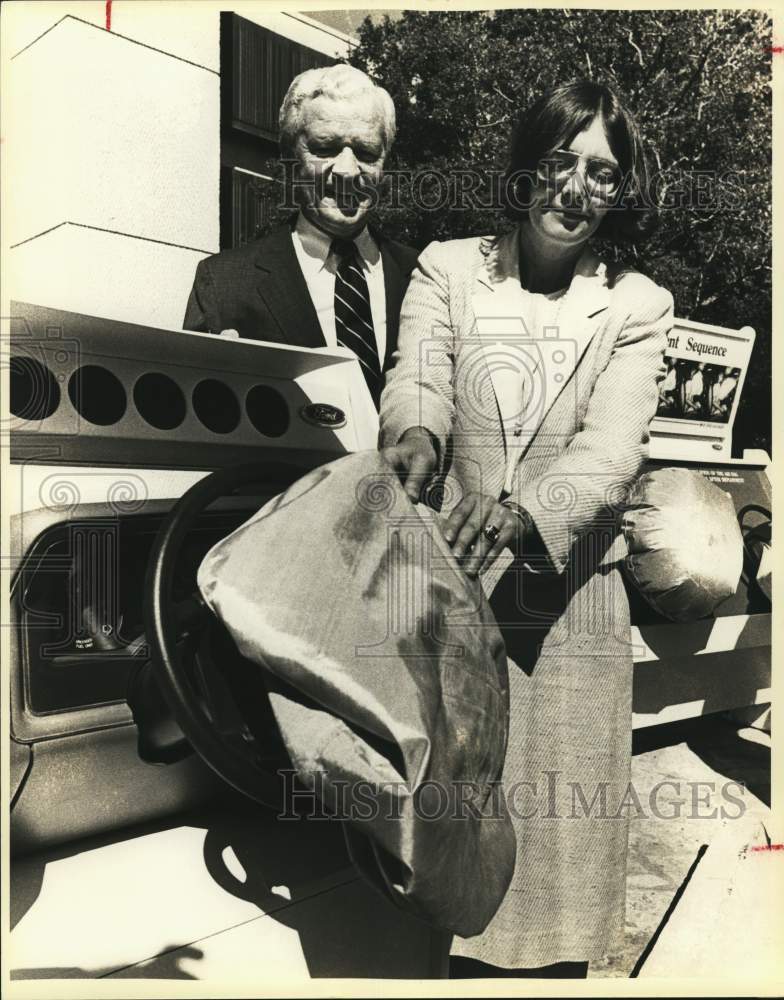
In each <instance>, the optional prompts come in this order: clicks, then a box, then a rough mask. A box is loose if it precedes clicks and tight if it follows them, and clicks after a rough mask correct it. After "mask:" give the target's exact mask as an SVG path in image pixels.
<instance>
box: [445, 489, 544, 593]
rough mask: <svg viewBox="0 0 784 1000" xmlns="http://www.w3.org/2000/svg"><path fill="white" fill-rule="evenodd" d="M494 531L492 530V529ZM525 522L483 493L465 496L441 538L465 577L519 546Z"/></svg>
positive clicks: (478, 572) (522, 537)
mask: <svg viewBox="0 0 784 1000" xmlns="http://www.w3.org/2000/svg"><path fill="white" fill-rule="evenodd" d="M493 529H495V530H493ZM525 531H526V523H525V520H524V519H523V518H522V517H521V516H520V515H519V514H517V513H515V511H513V510H511V509H510V508H509V507H505V506H504V505H503V504H501V503H499V502H498V501H497V500H496V499H494V498H493V497H491V496H488V495H487V494H486V493H468V494H466V495H465V496H464V497H463V499H462V500H461V501H460V503H459V504H458V505H457V506H456V507H455V509H454V510H453V511H452V513H451V514H450V515H449V518H448V520H447V522H446V525H445V526H444V536H445V538H446V540H447V541H448V542H449V544H450V545H451V546H452V552H453V553H454V556H455V558H456V559H457V560H458V562H460V561H461V560H463V562H462V567H463V569H464V571H465V573H466V575H467V576H470V577H476V576H477V575H478V574H480V573H484V572H486V571H487V570H488V569H490V567H491V566H492V565H493V563H494V562H495V561H496V559H497V558H498V557H499V556H500V555H501V553H502V552H503V550H504V549H505V548H506V547H507V546H509V547H510V548H511V549H512V551H517V549H518V548H519V547H520V546H521V545H522V542H523V539H524V537H525Z"/></svg>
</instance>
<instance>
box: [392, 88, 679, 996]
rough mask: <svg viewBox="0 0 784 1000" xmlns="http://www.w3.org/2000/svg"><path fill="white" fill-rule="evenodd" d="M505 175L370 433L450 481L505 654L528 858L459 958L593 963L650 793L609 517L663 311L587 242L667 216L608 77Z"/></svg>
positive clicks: (443, 263)
mask: <svg viewBox="0 0 784 1000" xmlns="http://www.w3.org/2000/svg"><path fill="white" fill-rule="evenodd" d="M506 180H507V185H506V190H507V207H508V212H509V214H510V215H511V216H512V217H513V219H514V220H515V223H516V225H515V227H514V228H513V229H512V230H511V231H510V232H508V233H505V234H504V235H502V236H500V237H494V238H491V237H481V238H475V239H464V240H454V241H451V242H446V243H433V244H431V245H430V246H429V247H427V249H426V250H425V251H424V252H423V253H422V255H421V256H420V258H419V263H418V267H417V270H416V271H415V272H414V275H413V277H412V280H411V284H410V286H409V289H408V292H407V294H406V297H405V301H404V303H403V308H402V312H401V317H400V339H399V343H398V350H397V363H396V365H395V367H394V368H393V369H392V371H391V372H390V374H389V376H388V380H387V385H386V388H385V390H384V393H383V396H382V399H381V413H380V419H381V443H382V446H384V447H385V448H386V449H388V450H387V454H388V456H389V458H390V460H391V461H392V462H393V464H394V465H395V467H396V468H397V470H398V472H399V475H400V477H401V480H402V481H403V483H404V485H405V488H406V491H407V492H408V494H409V496H410V497H411V498H412V499H418V498H419V497H420V495H422V496H425V497H427V495H428V491H425V492H424V493H423V488H424V487H425V486H427V485H433V484H434V483H438V485H439V488H438V490H432V491H430V496H433V495H435V494H436V493H437V494H438V495H439V497H440V499H441V500H442V504H441V510H442V515H443V521H442V524H443V526H444V531H445V535H446V538H447V540H448V541H449V543H450V545H451V546H452V552H453V555H454V556H455V558H456V559H457V560H458V562H459V563H460V565H461V566H462V567H463V569H464V571H465V572H466V574H468V576H469V577H477V576H479V577H480V578H481V581H482V587H483V589H484V591H485V593H486V594H488V595H489V597H490V603H491V605H492V607H493V610H494V612H495V616H496V619H497V621H498V623H499V626H500V627H501V631H502V633H503V635H504V639H505V642H506V647H507V654H508V658H509V690H510V729H509V742H508V748H507V757H506V763H505V766H504V773H503V776H502V782H503V787H504V792H505V795H506V801H507V804H508V806H509V808H510V811H511V814H512V817H513V821H514V824H515V831H516V835H517V865H516V870H515V873H514V876H513V879H512V882H511V884H510V886H509V889H508V892H507V894H506V897H505V899H504V901H503V903H502V904H501V907H500V909H499V910H498V912H497V913H496V915H495V917H494V918H493V920H492V921H491V923H490V925H489V926H488V927H487V929H486V930H485V932H484V933H483V934H481V935H479V936H478V937H475V938H471V939H466V940H463V939H455V940H454V942H453V944H452V956H453V957H452V960H451V970H452V974H453V975H455V976H461V977H466V976H488V975H506V976H519V975H531V976H542V975H544V976H580V975H584V974H585V972H586V970H587V962H588V960H590V959H598V958H600V957H601V956H602V955H605V954H608V953H609V952H611V950H612V949H613V947H614V944H615V943H616V942H617V941H618V940H619V935H620V933H621V931H622V928H623V919H624V900H625V876H626V853H627V836H628V823H629V818H630V815H633V814H634V813H635V809H637V808H638V805H637V804H636V803H635V799H634V790H633V789H629V787H628V785H629V780H630V766H631V735H632V734H631V721H632V720H631V692H632V649H631V645H630V627H629V607H628V602H627V598H626V593H625V589H624V586H623V582H622V579H621V575H620V562H621V560H622V558H623V555H624V554H625V550H624V545H623V539H622V536H620V535H619V533H618V530H617V527H616V514H617V505H618V503H619V501H620V500H621V499H622V497H623V494H624V491H625V489H626V487H627V486H628V485H629V484H630V483H631V482H632V480H634V478H635V477H636V476H637V474H638V472H639V470H640V467H641V465H642V463H643V461H644V459H645V457H646V454H647V443H648V426H649V423H650V421H651V419H652V417H653V415H654V413H655V411H656V406H657V400H658V383H659V382H660V381H661V379H662V378H663V376H664V365H663V353H664V349H665V347H666V344H667V333H668V331H669V330H670V328H671V326H672V317H673V312H672V309H673V305H672V297H671V295H670V294H669V292H667V291H665V290H664V289H662V288H660V287H658V286H657V285H656V284H654V283H653V282H652V281H651V280H649V279H648V278H646V277H644V276H643V275H641V274H639V273H638V272H636V271H635V270H634V269H632V268H630V267H628V266H624V265H622V264H616V263H610V262H603V261H601V260H600V259H599V257H598V256H597V255H596V254H595V253H594V252H593V251H592V250H591V248H590V245H589V242H590V240H591V239H592V237H596V238H610V239H612V240H613V241H614V242H616V243H626V244H636V243H639V242H641V241H642V240H644V239H645V237H646V236H648V235H649V234H650V233H651V232H652V230H653V228H654V225H655V221H656V213H655V210H654V208H653V207H652V205H651V204H650V200H649V197H648V184H647V174H646V166H645V157H644V154H643V148H642V143H641V140H640V136H639V132H638V129H637V127H636V125H635V122H634V120H633V118H632V116H631V114H630V113H629V111H628V110H627V109H626V107H625V106H624V104H623V102H622V101H621V99H620V98H619V97H618V95H617V94H616V93H615V92H614V91H613V90H611V89H610V88H608V87H606V86H604V85H602V84H598V83H594V82H590V81H576V82H574V83H570V84H567V85H565V86H562V87H559V88H558V89H556V90H553V91H551V92H550V93H548V94H546V95H545V96H543V97H542V98H540V99H539V100H538V101H536V102H535V103H534V104H533V105H532V106H531V107H530V108H529V109H528V110H527V111H526V112H524V113H523V115H522V116H521V118H520V120H519V122H518V124H517V128H516V129H515V132H514V136H513V139H512V145H511V157H510V165H509V168H508V171H507V175H506ZM469 666H470V665H469ZM463 668H464V669H465V668H466V667H465V665H464V666H463ZM456 669H461V664H460V663H459V661H456ZM486 821H487V822H492V820H491V819H490V820H486ZM454 877H455V878H461V877H462V878H471V873H470V872H455V873H454Z"/></svg>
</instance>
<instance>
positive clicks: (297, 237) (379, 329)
mask: <svg viewBox="0 0 784 1000" xmlns="http://www.w3.org/2000/svg"><path fill="white" fill-rule="evenodd" d="M291 237H292V240H293V242H294V252H295V253H296V255H297V260H298V261H299V266H300V267H301V269H302V274H303V275H304V277H305V283H306V284H307V286H308V291H309V292H310V297H311V299H312V300H313V305H314V306H315V307H316V314H317V315H318V320H319V323H320V324H321V330H322V333H323V334H324V339H325V340H326V342H327V347H336V346H337V334H336V333H335V273H336V271H337V268H338V264H339V263H340V260H339V259H338V257H337V256H336V255H335V254H333V253H330V246H331V244H332V240H333V237H332V236H330V235H329V234H328V233H324V232H322V231H321V230H320V229H319V228H318V227H317V226H314V225H313V223H312V222H310V221H309V220H308V219H306V218H305V216H304V215H303V214H302V212H300V213H299V216H298V217H297V224H296V226H295V228H294V231H293V232H292V234H291ZM354 243H355V245H356V247H357V250H358V251H359V258H360V261H361V263H362V271H363V273H364V275H365V280H366V281H367V285H368V292H369V294H370V311H371V314H372V316H373V330H374V332H375V334H376V347H377V348H378V359H379V365H380V366H381V367H383V365H384V355H385V354H386V347H387V302H386V295H385V293H384V265H383V262H382V260H381V251H380V250H379V248H378V244H377V243H376V241H375V240H374V239H373V237H372V236H371V235H370V233H369V232H368V230H367V228H365V229H363V230H362V232H361V233H360V234H359V235H358V236H355V237H354Z"/></svg>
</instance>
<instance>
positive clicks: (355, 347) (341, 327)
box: [331, 239, 383, 409]
mask: <svg viewBox="0 0 784 1000" xmlns="http://www.w3.org/2000/svg"><path fill="white" fill-rule="evenodd" d="M331 251H332V253H334V254H335V255H336V256H337V258H338V261H339V263H338V268H337V271H336V274H335V333H336V334H337V340H338V343H339V344H340V345H341V346H343V347H348V349H349V350H350V351H353V353H354V354H356V356H357V358H358V359H359V364H360V367H361V369H362V374H363V375H364V376H365V381H366V382H367V387H368V389H369V390H370V395H371V396H372V397H373V402H374V404H375V407H376V409H378V403H379V399H380V398H381V389H382V388H383V382H382V378H381V365H380V364H379V360H378V348H377V347H376V333H375V330H374V329H373V314H372V313H371V311H370V293H369V291H368V286H367V281H366V280H365V275H364V274H363V273H362V264H361V262H360V259H359V254H358V253H357V248H356V245H355V244H354V241H353V240H342V239H335V240H333V241H332V247H331Z"/></svg>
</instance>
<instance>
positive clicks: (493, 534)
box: [483, 524, 501, 545]
mask: <svg viewBox="0 0 784 1000" xmlns="http://www.w3.org/2000/svg"><path fill="white" fill-rule="evenodd" d="M483 534H484V536H485V538H486V539H487V540H488V542H490V544H491V545H495V543H496V542H497V541H498V536H499V535H500V534H501V529H500V528H497V527H496V526H495V525H494V524H486V525H485V529H484V532H483Z"/></svg>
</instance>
